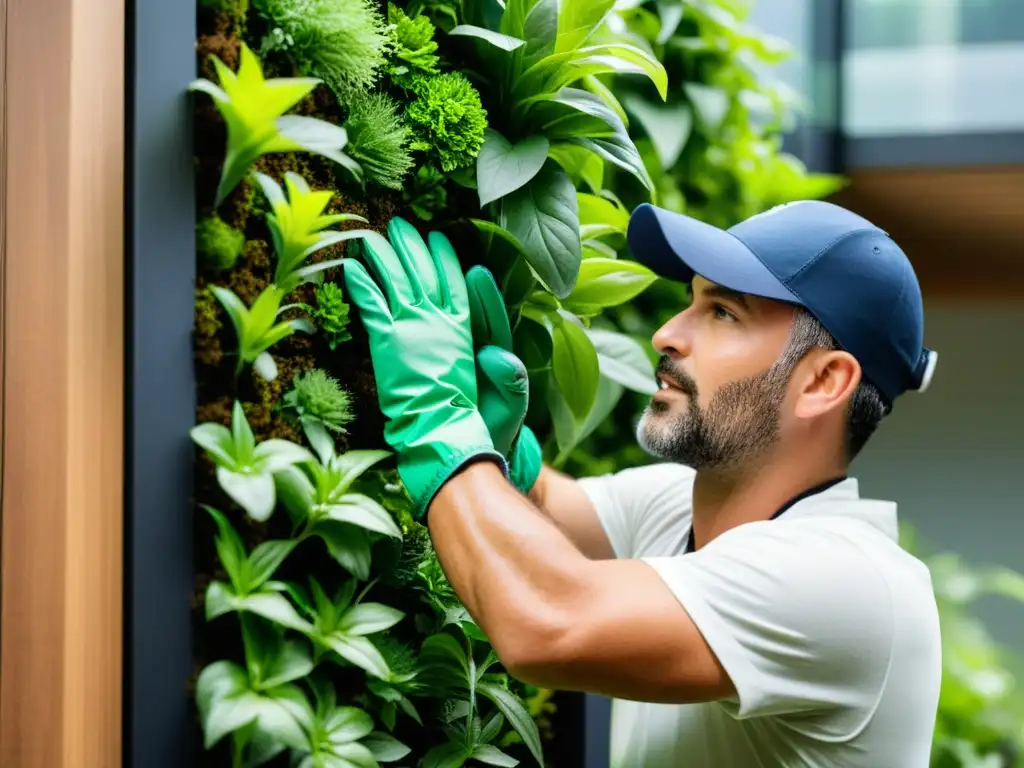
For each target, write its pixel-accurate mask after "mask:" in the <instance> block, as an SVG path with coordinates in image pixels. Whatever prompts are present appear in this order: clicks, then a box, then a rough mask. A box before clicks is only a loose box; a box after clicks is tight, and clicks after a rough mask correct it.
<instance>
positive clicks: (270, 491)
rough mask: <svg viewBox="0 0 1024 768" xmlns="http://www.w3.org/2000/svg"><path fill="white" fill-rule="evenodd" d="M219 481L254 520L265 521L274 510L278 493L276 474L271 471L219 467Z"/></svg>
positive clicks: (223, 488) (222, 487)
mask: <svg viewBox="0 0 1024 768" xmlns="http://www.w3.org/2000/svg"><path fill="white" fill-rule="evenodd" d="M217 482H218V483H219V484H220V487H221V489H222V490H223V491H224V493H226V494H227V495H228V496H230V497H231V498H232V500H234V501H235V503H237V504H238V506H240V507H241V508H242V509H244V510H245V511H246V513H247V514H248V515H249V517H251V518H252V519H253V520H256V521H258V522H261V523H262V522H265V521H266V520H268V519H269V518H270V515H271V514H272V513H273V511H274V503H275V500H276V493H275V490H274V476H273V475H271V474H270V473H264V472H260V473H256V474H250V473H242V472H232V471H231V470H229V469H225V468H224V467H217Z"/></svg>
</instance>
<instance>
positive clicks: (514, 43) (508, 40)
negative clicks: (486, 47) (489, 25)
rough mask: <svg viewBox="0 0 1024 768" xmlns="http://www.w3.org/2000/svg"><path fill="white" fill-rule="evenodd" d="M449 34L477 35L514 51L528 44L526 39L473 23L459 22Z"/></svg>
mask: <svg viewBox="0 0 1024 768" xmlns="http://www.w3.org/2000/svg"><path fill="white" fill-rule="evenodd" d="M448 34H449V35H465V36H467V37H475V38H477V39H479V40H483V41H485V42H487V43H490V44H491V45H493V46H494V47H495V48H500V49H501V50H503V51H514V50H515V49H516V48H518V47H519V46H521V45H525V44H526V41H525V40H521V39H519V38H518V37H512V36H511V35H503V34H501V33H500V32H494V31H492V30H490V29H484V28H483V27H474V26H472V25H471V24H459V25H458V26H457V27H453V28H452V29H451V30H450V31H449V32H448Z"/></svg>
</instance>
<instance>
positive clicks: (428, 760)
mask: <svg viewBox="0 0 1024 768" xmlns="http://www.w3.org/2000/svg"><path fill="white" fill-rule="evenodd" d="M468 759H469V752H468V751H467V750H466V748H465V747H464V746H462V745H461V744H456V743H454V742H448V743H446V744H439V745H438V746H436V747H434V748H433V749H431V750H430V751H429V752H427V754H426V755H424V756H423V768H460V766H462V765H464V764H465V762H466V760H468Z"/></svg>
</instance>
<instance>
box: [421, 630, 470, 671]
mask: <svg viewBox="0 0 1024 768" xmlns="http://www.w3.org/2000/svg"><path fill="white" fill-rule="evenodd" d="M420 659H421V661H422V662H423V663H424V664H430V665H441V666H444V667H448V668H450V669H454V670H458V671H460V672H461V673H462V675H463V676H464V679H465V680H468V679H469V659H468V658H467V657H466V651H465V649H464V648H463V647H462V646H461V645H459V642H458V641H457V640H456V639H455V638H454V637H452V636H451V635H449V634H448V633H447V632H440V633H438V634H436V635H431V636H430V637H428V638H427V639H426V640H424V641H423V645H422V646H420Z"/></svg>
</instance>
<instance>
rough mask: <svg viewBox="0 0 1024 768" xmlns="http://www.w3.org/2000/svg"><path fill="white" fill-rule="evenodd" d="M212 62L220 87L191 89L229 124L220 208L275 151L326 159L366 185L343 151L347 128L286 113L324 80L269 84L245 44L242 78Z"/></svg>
mask: <svg viewBox="0 0 1024 768" xmlns="http://www.w3.org/2000/svg"><path fill="white" fill-rule="evenodd" d="M211 58H212V60H213V65H214V67H215V68H216V70H217V78H218V80H219V81H220V85H217V84H216V83H213V82H211V81H209V80H207V79H205V78H200V79H199V80H195V81H193V82H192V83H191V84H190V85H189V90H190V91H200V92H202V93H206V94H208V95H209V96H210V97H212V98H213V100H214V102H215V103H216V105H217V109H218V110H219V111H220V113H221V115H222V116H223V117H224V122H225V123H227V129H228V147H227V154H226V157H225V158H224V168H223V170H222V172H221V177H220V183H219V184H218V186H217V196H216V199H215V205H220V204H221V203H222V202H224V199H225V198H226V197H227V196H228V194H229V193H230V192H231V191H232V190H233V189H234V188H235V187H236V186H238V183H239V182H240V181H241V180H242V179H243V178H244V176H245V174H246V173H247V172H248V170H249V168H250V167H251V166H252V164H253V163H255V162H256V160H257V159H258V158H259V157H260V156H261V155H266V154H270V153H273V152H312V153H314V154H318V155H322V156H323V157H326V158H328V159H329V160H333V161H334V162H336V163H338V165H340V166H342V167H343V168H345V169H346V170H348V171H349V172H350V173H351V174H352V175H353V176H354V177H355V178H356V179H357V180H359V181H362V169H361V168H360V167H359V164H358V163H357V162H356V161H355V160H353V159H352V158H351V157H349V156H348V155H346V154H345V153H344V152H342V151H341V150H342V149H343V148H344V147H345V145H346V144H347V143H348V134H347V133H346V132H345V129H344V128H342V127H340V126H337V125H333V124H331V123H328V122H327V121H325V120H319V119H317V118H315V117H304V116H301V115H285V114H284V113H285V112H287V111H288V110H289V109H291V108H292V107H294V106H295V105H296V104H298V103H299V102H300V101H301V100H302V99H303V98H305V97H306V95H307V94H309V92H310V91H312V90H313V89H314V88H315V87H316V86H317V85H319V84H320V82H321V81H320V80H319V79H317V78H315V77H277V78H271V79H270V80H267V79H265V78H264V77H263V69H262V67H261V66H260V61H259V59H258V58H257V57H256V54H254V53H253V52H252V51H251V50H250V49H249V47H248V46H247V45H246V44H245V43H242V48H241V53H240V62H239V65H238V72H237V74H236V73H234V72H232V71H231V70H230V69H229V68H228V67H227V65H226V64H224V62H223V61H221V60H220V59H219V58H217V57H216V56H213V57H211Z"/></svg>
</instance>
